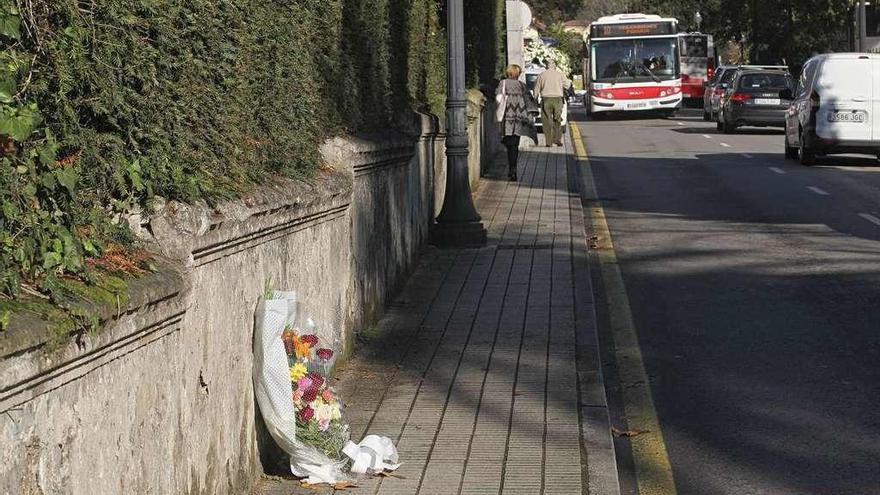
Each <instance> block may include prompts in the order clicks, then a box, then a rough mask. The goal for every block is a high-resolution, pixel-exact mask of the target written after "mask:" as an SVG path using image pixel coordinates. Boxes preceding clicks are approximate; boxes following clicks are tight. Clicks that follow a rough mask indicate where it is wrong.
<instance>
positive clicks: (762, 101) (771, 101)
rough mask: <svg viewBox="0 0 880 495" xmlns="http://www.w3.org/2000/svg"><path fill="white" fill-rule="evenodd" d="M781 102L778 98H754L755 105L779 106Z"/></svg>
mask: <svg viewBox="0 0 880 495" xmlns="http://www.w3.org/2000/svg"><path fill="white" fill-rule="evenodd" d="M781 103H782V100H780V99H779V98H755V105H776V106H779V105H780V104H781Z"/></svg>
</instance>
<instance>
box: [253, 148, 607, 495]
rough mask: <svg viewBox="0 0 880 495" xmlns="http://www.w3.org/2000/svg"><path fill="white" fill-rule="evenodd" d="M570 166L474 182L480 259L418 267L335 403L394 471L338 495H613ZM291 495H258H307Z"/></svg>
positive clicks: (527, 155)
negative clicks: (387, 443)
mask: <svg viewBox="0 0 880 495" xmlns="http://www.w3.org/2000/svg"><path fill="white" fill-rule="evenodd" d="M570 150H571V146H570V143H569V144H567V145H566V147H565V148H557V147H554V148H545V147H537V148H529V149H526V150H524V151H523V153H522V155H521V159H520V182H514V183H511V182H507V181H506V180H503V179H500V178H501V177H506V171H505V170H504V168H503V167H504V166H503V164H502V165H501V168H500V169H499V170H498V172H497V174H496V176H497V177H499V178H496V179H492V178H487V179H484V180H483V181H482V185H481V189H480V192H479V194H478V195H477V207H478V210H479V211H480V213H481V215H482V216H483V221H484V225H485V226H486V228H487V230H488V237H489V242H488V245H487V246H486V247H484V248H480V249H460V250H434V249H432V250H430V251H428V252H427V253H426V254H425V255H424V257H423V259H422V261H421V263H420V265H419V268H418V269H417V270H416V273H415V274H414V275H413V276H412V278H411V280H410V282H409V283H408V284H407V287H406V288H405V289H404V290H403V291H402V292H401V296H400V297H399V298H398V299H397V300H396V301H395V303H394V304H393V305H392V306H391V308H389V311H388V313H387V315H386V316H385V317H384V318H383V319H382V321H381V322H380V323H379V325H378V326H377V327H376V328H375V329H371V330H370V331H367V332H365V335H364V337H365V341H364V342H361V343H359V344H358V347H357V350H356V354H355V356H354V358H353V359H352V360H351V361H350V363H349V365H348V366H347V368H346V369H345V370H344V371H343V372H342V373H340V380H339V383H338V384H337V388H338V390H339V392H340V394H341V396H342V397H343V398H344V399H346V400H347V405H348V408H347V409H346V411H345V414H346V418H347V419H348V420H349V421H350V422H351V426H352V437H353V438H354V439H360V438H361V437H362V436H363V435H364V434H365V433H367V432H368V433H376V434H381V435H387V436H389V437H391V438H392V439H394V440H395V441H396V442H397V446H398V449H399V450H400V453H401V461H402V462H403V466H402V467H401V468H400V470H399V471H397V473H396V474H397V475H399V476H400V478H398V477H389V478H374V479H369V480H366V481H364V482H362V483H360V485H359V487H358V488H356V489H351V490H346V491H345V493H355V494H362V493H363V494H381V495H386V494H387V495H392V494H523V495H534V494H540V493H546V494H560V495H561V494H582V493H591V494H605V493H608V494H612V493H614V494H616V493H617V490H618V488H617V479H616V468H615V466H614V463H613V451H612V450H611V449H612V447H611V439H610V433H609V431H608V414H607V409H606V406H605V397H604V390H603V389H602V385H601V376H600V373H599V366H598V358H597V348H596V329H595V317H594V310H593V298H592V289H591V288H590V285H589V284H590V278H589V272H588V264H587V251H586V250H587V247H586V240H585V235H584V218H583V211H582V208H581V201H580V196H579V194H578V192H577V186H576V184H577V183H578V178H577V177H578V175H577V173H576V166H577V164H576V163H575V162H574V161H573V160H572V161H569V158H570V154H571V151H570ZM296 486H297V484H296V483H295V482H293V481H277V480H267V481H265V482H264V483H263V485H262V486H261V488H260V490H259V491H258V493H260V494H261V495H280V494H285V495H286V494H291V493H315V491H313V490H311V489H309V490H304V489H302V488H296ZM328 491H329V489H328Z"/></svg>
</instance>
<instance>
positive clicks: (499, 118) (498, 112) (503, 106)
mask: <svg viewBox="0 0 880 495" xmlns="http://www.w3.org/2000/svg"><path fill="white" fill-rule="evenodd" d="M506 83H507V79H505V80H503V81H501V92H500V93H498V95H496V96H495V103H496V106H495V122H504V113H505V112H506V111H507V84H506Z"/></svg>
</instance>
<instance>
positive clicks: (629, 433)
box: [611, 426, 651, 437]
mask: <svg viewBox="0 0 880 495" xmlns="http://www.w3.org/2000/svg"><path fill="white" fill-rule="evenodd" d="M650 431H651V430H639V429H635V430H626V431H623V430H620V429H618V428H617V427H614V426H612V427H611V434H612V435H614V436H615V437H635V436H638V435H641V434H642V433H648V432H650Z"/></svg>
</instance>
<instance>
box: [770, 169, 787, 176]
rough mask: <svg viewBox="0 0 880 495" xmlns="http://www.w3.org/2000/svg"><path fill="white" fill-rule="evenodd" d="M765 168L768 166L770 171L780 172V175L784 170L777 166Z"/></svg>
mask: <svg viewBox="0 0 880 495" xmlns="http://www.w3.org/2000/svg"><path fill="white" fill-rule="evenodd" d="M767 168H769V169H770V170H772V171H774V172H776V173H777V174H780V175H782V174H784V173H785V170H782V169H781V168H779V167H767Z"/></svg>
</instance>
